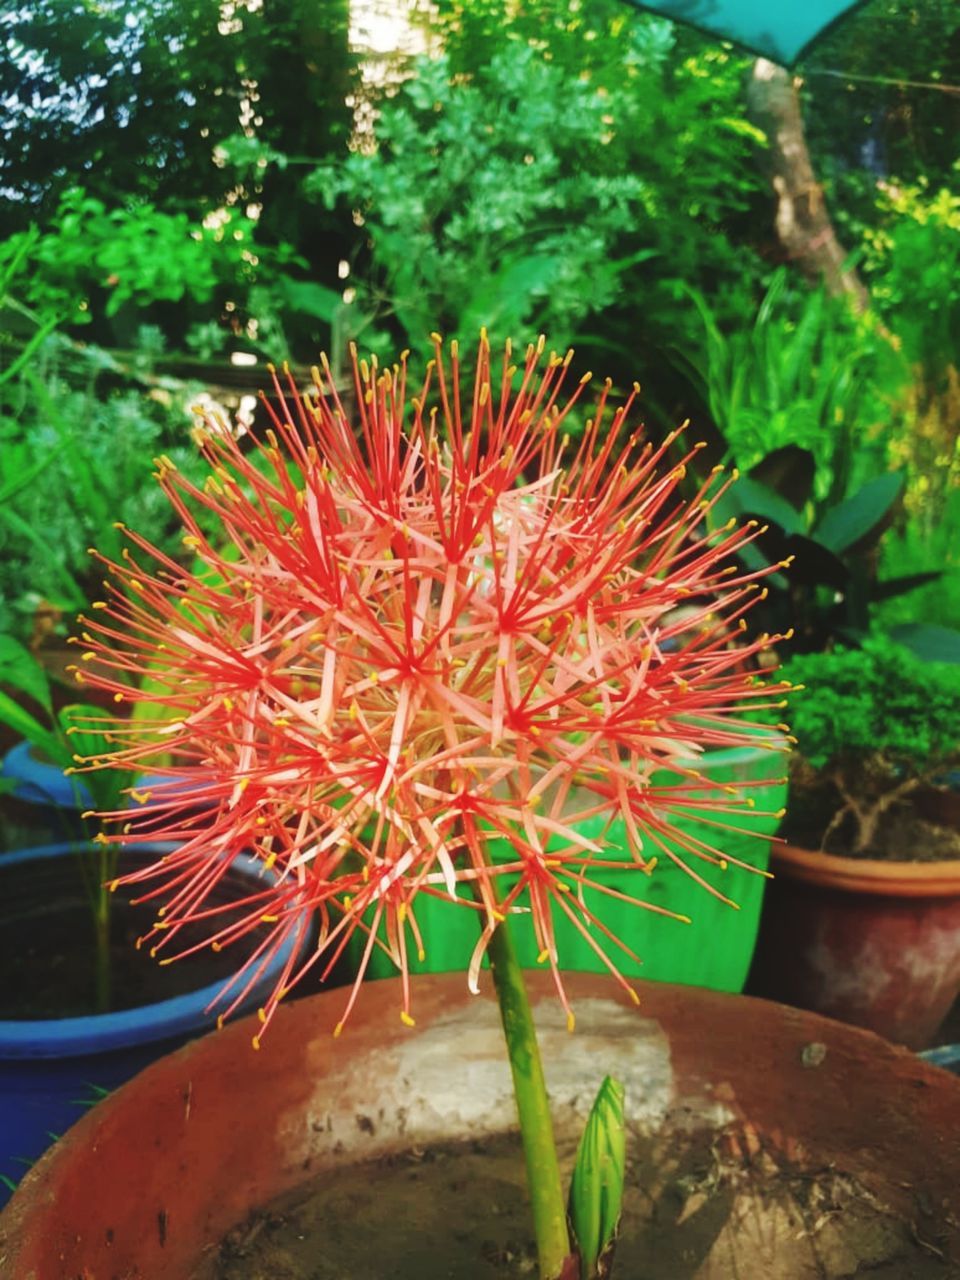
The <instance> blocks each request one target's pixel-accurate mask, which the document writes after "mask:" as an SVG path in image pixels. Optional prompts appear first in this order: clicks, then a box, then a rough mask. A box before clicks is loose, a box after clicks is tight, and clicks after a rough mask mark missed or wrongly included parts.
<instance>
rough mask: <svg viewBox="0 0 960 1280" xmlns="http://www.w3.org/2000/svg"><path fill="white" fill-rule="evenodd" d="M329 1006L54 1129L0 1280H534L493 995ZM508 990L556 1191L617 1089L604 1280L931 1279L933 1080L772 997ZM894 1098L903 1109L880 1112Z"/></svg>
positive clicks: (221, 1040)
mask: <svg viewBox="0 0 960 1280" xmlns="http://www.w3.org/2000/svg"><path fill="white" fill-rule="evenodd" d="M415 982H416V1014H417V1026H416V1027H415V1028H409V1027H405V1026H404V1025H403V1024H402V1023H401V1022H400V1021H399V1020H398V1019H397V1017H396V1006H397V1002H398V1000H399V999H400V998H401V995H400V992H399V990H398V988H399V981H398V980H396V979H394V980H387V981H384V982H377V983H371V984H369V986H368V987H367V988H366V989H365V991H364V994H363V999H362V1001H361V1002H360V1003H359V1005H358V1007H357V1009H356V1011H355V1014H354V1016H353V1017H352V1018H351V1022H350V1024H349V1026H348V1028H347V1030H346V1031H345V1032H344V1034H343V1036H342V1037H341V1038H340V1039H339V1040H337V1041H336V1042H331V1040H330V1034H329V1028H330V1025H331V1023H332V1022H335V1021H336V1020H337V1019H338V1018H339V1017H340V1014H341V1008H342V995H341V994H339V993H337V992H330V993H324V994H321V995H316V996H311V997H309V998H308V999H305V1000H296V1001H293V1002H292V1003H291V1004H290V1006H289V1007H287V1008H284V1009H281V1010H280V1012H279V1013H278V1015H277V1017H276V1019H275V1020H274V1022H273V1023H272V1025H271V1029H270V1034H269V1036H267V1037H266V1039H265V1040H264V1044H263V1048H262V1050H261V1052H260V1053H252V1052H251V1050H250V1043H249V1038H250V1035H251V1033H252V1031H253V1027H251V1025H250V1023H251V1022H253V1021H254V1020H253V1019H245V1020H243V1021H241V1022H238V1023H235V1024H232V1025H230V1026H228V1027H226V1028H225V1029H224V1030H223V1031H222V1032H218V1033H217V1034H216V1035H211V1036H206V1037H204V1038H203V1039H202V1040H199V1041H195V1042H194V1043H193V1044H191V1045H188V1046H186V1048H184V1049H181V1050H178V1051H177V1052H176V1053H174V1054H170V1055H168V1056H167V1057H166V1058H164V1059H162V1060H161V1061H160V1062H157V1063H155V1064H154V1065H153V1066H152V1067H149V1068H148V1069H147V1070H145V1071H144V1072H142V1073H141V1074H140V1075H139V1076H138V1077H137V1078H136V1079H135V1080H133V1081H131V1082H130V1084H128V1085H125V1086H124V1087H123V1088H121V1089H119V1090H118V1091H117V1092H116V1093H115V1094H113V1095H112V1096H111V1097H110V1098H108V1099H107V1100H106V1101H105V1102H103V1103H101V1104H99V1105H98V1107H97V1108H96V1110H95V1111H94V1112H93V1113H92V1114H91V1115H89V1116H87V1117H85V1118H84V1119H83V1120H81V1121H80V1122H79V1123H78V1124H77V1125H76V1126H75V1127H74V1128H73V1129H72V1130H71V1131H70V1133H68V1134H67V1135H66V1137H65V1138H64V1139H63V1140H62V1141H61V1142H60V1143H58V1144H57V1146H56V1147H54V1148H53V1150H52V1151H51V1152H50V1154H49V1155H48V1156H46V1157H45V1158H44V1159H43V1160H42V1161H41V1162H40V1163H39V1164H38V1166H37V1167H36V1168H35V1169H33V1170H32V1171H31V1172H30V1173H29V1174H28V1175H27V1177H26V1178H25V1179H24V1181H23V1183H22V1184H21V1187H20V1189H19V1191H18V1193H17V1195H16V1197H15V1198H14V1200H13V1201H12V1202H11V1204H10V1205H9V1206H8V1208H7V1210H6V1212H5V1213H4V1214H3V1215H2V1217H0V1269H2V1271H3V1275H4V1280H32V1278H33V1277H43V1280H72V1278H73V1277H76V1276H81V1275H83V1274H84V1272H86V1273H87V1274H88V1275H91V1276H101V1275H104V1276H138V1275H139V1276H144V1277H147V1276H151V1277H152V1276H158V1277H160V1276H170V1277H171V1278H172V1277H178V1278H179V1277H187V1276H190V1277H195V1278H196V1280H211V1278H212V1277H216V1280H253V1278H254V1277H257V1276H261V1277H262V1276H269V1277H279V1276H284V1277H289V1278H290V1280H294V1278H296V1280H301V1278H302V1277H310V1278H311V1280H341V1278H342V1277H343V1276H345V1275H351V1276H357V1277H360V1276H363V1277H373V1276H377V1277H379V1276H390V1277H391V1280H406V1277H411V1278H412V1280H421V1278H422V1280H434V1277H438V1276H444V1277H445V1276H449V1275H455V1276H457V1277H465V1276H469V1277H470V1278H471V1280H506V1278H507V1277H519V1276H530V1275H531V1274H533V1275H535V1274H536V1271H535V1269H533V1255H532V1250H531V1241H530V1231H529V1226H528V1221H527V1219H528V1215H529V1209H528V1206H527V1200H526V1195H525V1189H524V1186H523V1168H522V1165H523V1162H522V1156H521V1154H520V1151H519V1149H518V1143H517V1140H516V1134H515V1132H511V1129H512V1112H513V1103H512V1099H511V1082H510V1073H509V1071H508V1069H507V1065H506V1062H505V1061H504V1055H503V1044H502V1033H501V1031H500V1027H499V1025H498V1023H499V1016H498V1010H497V1006H496V1002H495V1000H494V999H493V998H492V995H491V992H490V991H489V989H488V984H486V983H485V984H484V990H483V992H482V993H481V994H480V995H479V996H471V995H470V994H469V993H468V991H467V990H466V988H465V985H464V983H463V981H462V978H461V977H459V976H458V975H454V974H445V975H434V976H426V977H422V978H418V979H415ZM565 982H566V983H567V985H568V989H569V993H570V997H571V1000H572V1001H573V1003H574V1006H575V1008H576V1010H577V1015H578V1023H577V1030H576V1033H575V1034H574V1035H573V1036H571V1035H569V1034H568V1032H567V1030H566V1026H565V1019H564V1017H563V1011H562V1009H560V1008H559V1006H558V1005H557V1002H556V1000H555V997H554V993H553V989H552V988H553V984H552V981H551V978H550V975H549V974H547V973H537V974H531V975H530V976H529V984H530V996H531V1002H532V1004H533V1007H534V1014H535V1018H536V1024H537V1032H538V1038H539V1040H540V1044H541V1049H542V1053H543V1059H544V1068H545V1071H546V1078H547V1085H548V1088H549V1091H550V1098H551V1103H552V1110H553V1113H554V1117H555V1123H556V1128H557V1134H558V1141H559V1144H560V1159H561V1167H562V1169H563V1171H564V1174H565V1175H566V1174H567V1172H568V1170H569V1168H570V1165H571V1163H572V1160H573V1155H574V1150H575V1147H576V1143H577V1137H578V1134H579V1130H580V1127H581V1126H582V1125H583V1122H584V1117H585V1115H586V1111H587V1109H588V1107H589V1103H590V1098H591V1096H592V1093H593V1090H594V1088H595V1086H596V1082H597V1080H598V1079H599V1076H600V1075H601V1074H602V1072H603V1071H604V1070H608V1071H612V1072H614V1073H615V1074H616V1075H617V1076H619V1077H620V1078H621V1079H622V1080H623V1082H624V1085H625V1095H626V1097H625V1104H624V1109H625V1121H626V1125H627V1133H626V1140H627V1149H628V1164H627V1179H626V1188H625V1196H624V1213H623V1218H622V1221H621V1227H620V1236H619V1242H618V1245H617V1252H616V1254H615V1257H614V1268H613V1272H612V1274H613V1276H614V1278H615V1280H618V1278H620V1277H622V1278H623V1280H691V1278H692V1277H694V1276H696V1277H698V1280H704V1278H709V1280H720V1278H721V1277H729V1276H731V1275H736V1276H744V1277H751V1278H752V1277H760V1276H770V1277H774V1276H775V1277H776V1278H777V1280H800V1278H801V1277H808V1276H821V1277H829V1280H837V1277H840V1276H848V1277H849V1276H850V1275H851V1274H853V1273H854V1270H855V1268H857V1266H858V1265H859V1264H860V1263H862V1264H864V1265H865V1269H866V1273H867V1274H870V1273H872V1272H873V1271H874V1270H875V1271H876V1274H878V1275H884V1274H885V1275H888V1276H892V1277H898V1278H900V1277H907V1276H910V1277H917V1278H918V1280H919V1278H920V1277H930V1280H935V1278H936V1277H939V1276H948V1275H950V1274H951V1271H954V1270H955V1269H956V1267H957V1262H958V1257H960V1239H958V1229H957V1225H956V1224H957V1200H958V1196H957V1187H958V1185H960V1150H958V1144H957V1143H956V1141H955V1140H954V1135H955V1134H956V1132H957V1127H958V1124H960V1080H957V1079H956V1078H951V1077H950V1076H949V1075H948V1074H947V1073H946V1072H944V1071H941V1070H938V1069H936V1068H934V1067H931V1066H928V1065H926V1064H924V1063H922V1062H920V1061H918V1060H917V1058H916V1057H915V1056H914V1055H913V1054H911V1053H908V1052H906V1051H905V1050H902V1049H897V1048H895V1047H894V1046H892V1045H889V1044H887V1043H885V1042H884V1041H882V1040H880V1039H879V1038H878V1037H876V1036H874V1035H872V1034H871V1033H869V1032H866V1031H861V1030H859V1029H858V1028H855V1027H847V1026H844V1025H843V1024H841V1023H838V1022H833V1021H831V1020H829V1019H826V1018H821V1017H818V1016H817V1015H814V1014H810V1013H803V1012H800V1011H799V1010H794V1009H788V1008H786V1007H785V1006H782V1005H774V1004H770V1003H769V1002H767V1001H763V1000H754V999H751V998H749V997H745V996H729V995H723V994H719V993H716V992H710V991H703V990H697V989H695V988H691V987H676V986H672V985H671V984H669V983H646V982H638V983H637V990H638V993H639V996H640V1002H641V1003H640V1006H639V1008H637V1007H635V1006H634V1005H633V1002H632V1001H630V1000H629V999H628V998H627V997H626V996H624V995H623V993H622V992H619V991H618V990H617V989H616V987H612V986H611V984H610V983H609V982H608V981H607V980H606V979H604V978H602V977H600V976H598V975H589V974H570V975H567V976H566V977H565ZM904 1098H908V1099H909V1105H904Z"/></svg>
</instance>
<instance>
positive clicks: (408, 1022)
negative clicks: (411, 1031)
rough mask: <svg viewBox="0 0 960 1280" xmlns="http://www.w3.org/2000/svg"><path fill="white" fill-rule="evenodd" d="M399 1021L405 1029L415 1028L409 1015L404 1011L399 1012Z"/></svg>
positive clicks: (414, 1023)
mask: <svg viewBox="0 0 960 1280" xmlns="http://www.w3.org/2000/svg"><path fill="white" fill-rule="evenodd" d="M400 1021H401V1022H402V1023H403V1025H404V1026H405V1027H415V1026H416V1025H417V1024H416V1022H415V1021H414V1020H413V1018H411V1017H410V1015H409V1013H407V1011H406V1009H401V1010H400Z"/></svg>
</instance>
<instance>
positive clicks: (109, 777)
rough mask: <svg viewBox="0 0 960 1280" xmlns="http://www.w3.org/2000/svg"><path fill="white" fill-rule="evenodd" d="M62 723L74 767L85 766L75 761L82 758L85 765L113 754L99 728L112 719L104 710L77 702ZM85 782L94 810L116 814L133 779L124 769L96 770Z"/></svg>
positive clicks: (62, 715) (67, 709)
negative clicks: (124, 789) (124, 792)
mask: <svg viewBox="0 0 960 1280" xmlns="http://www.w3.org/2000/svg"><path fill="white" fill-rule="evenodd" d="M59 719H60V726H61V728H62V729H63V732H64V734H65V735H66V740H67V742H68V743H69V744H70V754H71V763H72V764H78V765H79V767H80V768H83V763H82V762H79V761H77V760H76V759H73V757H76V756H82V757H83V760H84V761H93V760H96V759H97V758H98V757H101V756H105V755H107V754H109V753H110V752H111V751H112V750H113V747H112V746H111V744H110V742H109V740H108V739H107V738H106V737H105V736H104V735H103V733H102V732H101V731H100V729H99V728H98V726H99V725H102V724H103V723H105V721H107V720H108V719H109V717H108V715H107V714H106V712H105V711H104V710H103V708H102V707H95V706H92V705H90V704H88V703H84V702H74V703H71V705H70V706H69V707H64V708H63V710H62V711H61V712H60V717H59ZM83 782H84V785H85V786H86V788H87V790H88V791H89V793H90V795H91V797H92V799H93V807H94V808H95V809H98V810H101V811H103V812H112V811H113V810H116V809H120V808H122V805H123V800H122V796H121V792H122V790H123V788H124V787H125V786H127V785H129V782H130V775H129V774H127V773H126V772H125V771H123V770H120V769H109V768H108V769H92V770H90V771H89V772H85V773H84V774H83Z"/></svg>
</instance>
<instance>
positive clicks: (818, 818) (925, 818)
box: [780, 767, 960, 862]
mask: <svg viewBox="0 0 960 1280" xmlns="http://www.w3.org/2000/svg"><path fill="white" fill-rule="evenodd" d="M929 790H933V789H929ZM934 795H935V796H936V795H937V793H936V792H935V791H934ZM842 808H843V799H842V797H841V796H840V793H839V792H838V791H837V789H836V787H835V786H834V784H833V783H832V782H831V781H830V780H829V779H828V778H823V777H821V776H819V775H813V774H811V773H810V772H809V771H808V770H806V769H804V768H802V767H801V768H795V769H794V770H793V772H792V773H791V777H790V806H789V808H788V810H787V815H786V817H785V818H784V821H783V826H782V828H781V831H780V834H781V835H782V836H783V837H784V838H785V839H786V840H787V842H788V843H789V844H795V845H798V846H800V847H801V848H803V849H821V850H822V851H823V852H824V853H832V854H838V855H840V856H842V857H848V858H876V859H880V860H886V861H890V862H948V861H952V860H953V859H960V830H958V829H957V828H956V827H954V826H951V825H949V824H948V823H946V822H943V821H940V820H938V818H939V816H940V814H941V810H940V809H938V808H937V806H936V805H935V804H932V803H931V802H930V800H929V797H927V798H926V800H924V797H923V796H921V797H920V798H918V800H917V802H916V803H914V802H913V800H912V799H910V798H909V797H907V798H905V799H904V800H903V801H902V802H900V803H897V804H895V805H893V806H891V808H890V810H889V811H888V812H887V813H886V814H884V816H883V818H882V820H881V821H880V823H879V824H878V826H877V831H876V835H875V837H874V839H873V840H872V841H871V843H870V845H869V846H868V847H867V848H865V849H862V850H859V851H857V850H854V849H853V848H852V836H853V832H854V819H853V815H852V814H847V815H845V816H844V818H843V819H842V820H841V821H840V822H838V823H836V824H835V825H833V826H832V825H831V820H832V819H833V817H834V815H835V814H837V813H838V812H839V811H840V810H841V809H842Z"/></svg>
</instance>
